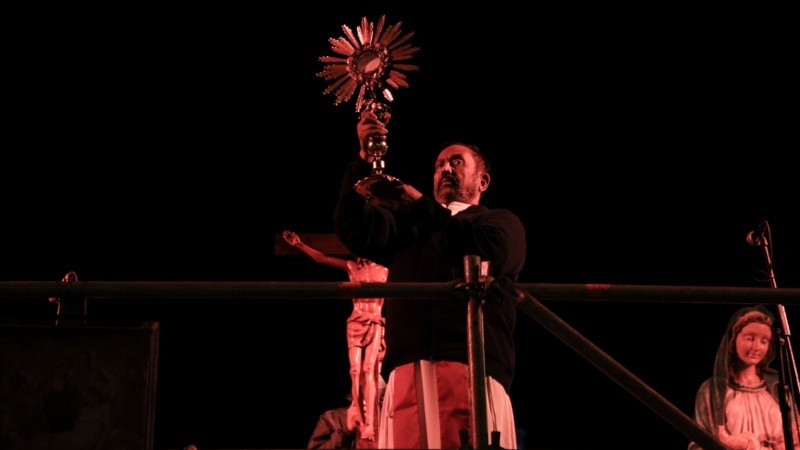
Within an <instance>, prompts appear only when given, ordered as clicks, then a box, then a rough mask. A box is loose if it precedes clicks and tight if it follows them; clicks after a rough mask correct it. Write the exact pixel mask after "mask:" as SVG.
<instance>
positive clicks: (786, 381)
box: [748, 222, 800, 450]
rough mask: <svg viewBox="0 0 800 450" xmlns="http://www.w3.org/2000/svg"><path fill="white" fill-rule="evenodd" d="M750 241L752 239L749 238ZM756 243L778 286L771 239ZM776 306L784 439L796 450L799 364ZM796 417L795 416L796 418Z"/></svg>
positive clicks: (789, 448)
mask: <svg viewBox="0 0 800 450" xmlns="http://www.w3.org/2000/svg"><path fill="white" fill-rule="evenodd" d="M765 223H766V222H765ZM766 230H769V226H767V227H766ZM748 242H750V241H749V240H748ZM755 243H756V245H758V246H759V247H761V249H762V250H763V253H764V259H765V260H766V262H767V271H768V276H769V282H770V285H771V287H773V288H777V287H778V284H777V282H776V281H775V272H774V270H773V268H772V251H771V249H770V246H769V240H768V239H767V236H766V235H763V236H760V237H759V239H757V240H756V241H755ZM776 306H777V309H778V317H779V319H780V322H781V325H780V326H778V327H775V333H776V335H777V336H778V344H779V349H778V350H779V351H778V359H779V362H780V370H779V371H778V376H779V380H780V382H779V384H778V394H779V397H780V398H779V399H778V401H779V402H780V407H781V411H782V413H783V414H781V418H782V420H783V439H784V443H785V446H786V450H794V448H795V445H794V444H795V443H794V435H793V433H792V421H791V417H793V416H795V411H794V408H793V406H794V405H795V402H794V401H793V400H795V399H797V398H800V391H799V390H798V379H800V377H798V373H797V364H795V359H794V352H793V351H792V342H791V340H790V337H791V335H792V333H791V331H790V329H789V319H788V317H787V315H786V308H785V307H784V306H783V304H781V303H778V304H776ZM790 399H791V400H790ZM796 419H797V418H796V417H795V420H796Z"/></svg>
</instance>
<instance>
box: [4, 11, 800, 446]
mask: <svg viewBox="0 0 800 450" xmlns="http://www.w3.org/2000/svg"><path fill="white" fill-rule="evenodd" d="M750 7H751V8H753V7H752V6H750ZM382 14H385V15H386V21H387V24H393V23H397V22H401V23H402V24H401V29H402V31H403V32H404V33H405V32H413V33H414V35H413V36H412V38H411V42H412V43H414V44H415V46H417V47H419V51H418V52H417V53H416V54H415V55H414V58H413V59H412V62H413V63H414V64H416V65H418V66H419V71H417V72H410V73H408V74H407V75H408V82H409V84H410V86H409V87H408V88H401V89H397V90H394V92H393V93H394V97H395V100H394V102H393V103H392V109H393V118H392V121H391V123H390V134H389V144H390V150H389V153H387V155H386V162H387V173H390V174H393V175H396V176H399V177H400V178H402V179H403V180H404V181H406V182H409V183H412V184H415V185H416V186H418V187H419V188H420V189H421V190H423V191H425V192H430V176H431V173H432V168H433V160H434V157H435V154H436V152H437V150H438V145H439V144H441V143H442V142H444V141H447V140H451V139H463V140H470V141H475V142H477V143H478V144H480V145H481V146H482V147H483V148H484V149H485V151H487V152H488V153H489V154H490V157H491V159H492V161H493V164H494V171H493V178H492V185H491V187H490V189H489V191H488V193H487V195H486V196H485V197H484V203H485V204H487V205H489V206H492V207H504V208H509V209H511V210H513V211H515V212H516V213H518V214H519V216H520V217H521V218H522V220H523V222H524V223H525V225H526V228H527V232H528V257H527V262H526V267H525V270H524V272H523V274H522V276H521V278H520V281H521V282H524V283H610V284H630V285H636V284H643V285H676V286H680V285H693V286H721V287H724V286H732V287H739V286H752V287H769V286H770V285H769V283H768V282H767V281H766V279H765V277H764V274H763V271H764V269H765V267H766V265H765V261H764V255H763V253H762V251H761V250H762V249H761V248H754V247H751V246H749V245H747V243H746V242H745V236H746V235H747V233H748V231H750V230H752V229H753V228H755V227H756V226H757V225H758V224H759V223H760V222H762V221H763V220H768V222H769V224H770V228H771V232H772V233H771V237H772V250H773V262H774V270H775V275H776V280H777V284H778V286H779V287H800V273H798V270H799V269H800V262H798V261H799V260H800V255H798V251H800V237H798V235H797V230H798V229H800V228H799V226H800V224H799V223H798V221H800V219H798V217H797V204H798V202H797V193H798V192H799V190H798V181H797V175H796V167H797V166H796V164H794V163H793V162H792V161H793V160H794V153H795V152H796V150H797V148H798V147H797V139H796V133H793V132H792V131H794V129H795V128H796V118H795V117H794V113H793V111H794V110H795V109H796V108H795V105H796V104H797V87H796V80H797V72H796V69H795V68H794V65H793V64H790V61H791V59H792V55H794V54H795V53H796V50H795V49H794V48H793V47H790V45H789V43H788V38H787V37H788V35H789V32H788V28H786V26H785V24H784V20H785V18H786V16H787V15H786V14H785V12H784V11H779V10H766V9H763V10H761V9H750V10H745V9H734V8H733V7H732V6H728V5H724V7H723V8H721V9H716V10H712V9H710V8H706V9H703V8H699V7H683V8H677V7H674V6H672V7H670V6H663V7H660V6H655V5H652V6H647V7H645V6H641V5H640V6H634V7H630V8H628V7H625V8H623V7H621V6H607V5H604V6H602V7H601V6H589V7H587V6H578V5H572V4H570V5H563V6H561V7H555V6H538V5H527V6H526V7H525V8H522V6H517V5H516V4H515V5H514V6H510V5H504V4H503V3H502V2H501V3H498V2H493V3H491V5H482V6H480V7H466V6H463V5H461V4H458V3H452V4H448V3H444V4H438V6H436V8H435V10H434V7H433V5H429V6H427V7H421V6H420V7H411V6H400V5H397V4H392V3H389V2H346V3H345V2H342V3H339V4H336V3H331V4H327V5H322V6H317V5H314V6H312V5H307V4H287V5H283V6H282V7H281V8H278V7H277V6H274V7H273V6H253V5H248V6H243V5H239V6H233V5H226V6H219V5H217V6H212V5H206V6H197V5H188V4H187V5H185V6H182V7H178V6H174V5H173V6H160V7H155V6H142V5H138V6H130V7H112V8H109V7H101V8H99V9H95V8H85V9H80V10H78V9H72V8H71V9H66V8H64V9H61V8H57V9H52V8H51V9H46V8H42V9H33V8H29V9H25V10H17V11H9V14H8V16H7V20H9V21H10V22H11V23H12V26H11V27H10V28H9V29H8V30H7V32H6V34H7V37H8V39H7V40H6V49H7V50H8V53H7V54H6V56H4V60H5V64H4V69H3V72H4V75H5V77H6V82H5V86H6V90H5V96H6V97H7V99H8V101H5V102H4V103H5V104H6V108H5V109H6V111H7V114H6V118H5V119H4V120H5V122H6V123H5V127H4V128H5V129H6V133H5V136H6V140H5V143H4V146H3V147H4V150H3V152H2V154H3V156H4V161H3V165H2V176H1V177H0V187H1V188H2V191H0V192H2V193H1V194H0V195H2V198H3V212H4V214H3V222H4V225H3V230H4V231H3V235H4V236H5V238H4V239H3V240H2V242H1V243H0V256H2V257H0V277H2V279H5V280H58V279H61V277H62V276H63V275H64V274H65V273H66V272H67V271H71V270H72V271H75V272H76V273H77V274H78V276H79V279H80V280H87V281H88V280H131V281H146V280H155V281H158V280H165V281H166V280H189V281H191V280H198V281H228V280H233V281H342V280H344V279H345V274H343V273H340V272H338V271H337V270H335V269H332V268H329V267H324V266H320V265H317V264H315V263H314V262H313V261H311V260H310V259H307V258H305V257H289V256H276V255H275V247H274V243H275V236H276V234H278V233H280V232H281V231H282V230H284V229H292V230H294V231H297V232H298V233H301V234H302V233H331V232H332V231H333V230H332V225H331V213H332V209H333V205H334V202H335V198H336V192H337V188H338V182H339V178H340V174H341V171H342V169H343V167H344V165H345V164H346V163H347V162H348V161H349V160H350V159H351V158H353V157H354V156H355V155H356V153H357V148H358V147H357V141H356V135H355V124H356V114H355V108H354V102H353V99H351V100H350V101H348V102H345V103H342V104H339V105H334V98H333V96H331V95H323V93H322V92H323V90H324V89H325V88H326V87H327V86H328V85H329V82H328V81H326V80H323V79H322V78H320V77H318V76H317V73H318V72H320V71H321V70H322V67H323V64H322V63H321V62H319V60H318V58H319V57H320V56H324V55H334V53H333V52H332V51H331V47H330V44H329V42H328V39H329V38H332V37H334V38H338V37H340V36H343V31H342V25H348V26H349V27H350V28H351V29H353V30H355V27H356V26H357V25H358V24H359V23H360V21H361V18H362V17H367V18H368V19H369V20H371V21H373V22H375V21H377V19H378V18H379V17H380V15H382ZM753 300H754V302H755V301H758V299H753ZM8 304H10V305H15V303H14V302H10V301H9V302H8ZM50 306H51V305H49V304H47V303H46V300H43V302H42V304H38V305H36V308H40V309H42V310H47V308H49V307H50ZM546 306H548V307H549V308H551V309H552V310H553V311H554V312H555V313H557V314H558V315H559V316H560V317H562V318H563V319H564V320H565V321H566V322H567V323H569V324H570V325H571V326H572V327H574V328H575V329H576V330H577V331H579V332H580V333H582V334H583V335H584V336H586V337H587V338H589V339H591V340H592V341H593V342H594V343H595V344H597V345H598V346H599V347H600V348H602V349H603V350H605V351H606V352H607V353H608V354H609V355H610V356H611V357H613V358H615V359H616V360H617V361H619V362H620V363H622V364H624V365H625V367H627V368H628V369H629V370H630V371H631V372H633V373H634V374H636V375H637V376H638V377H639V378H641V379H642V380H643V381H644V382H645V383H648V384H649V385H650V386H651V387H652V388H654V389H655V390H656V391H658V392H659V393H661V395H662V396H663V397H665V398H666V399H667V400H669V401H670V402H672V403H673V404H674V405H675V406H676V407H678V408H679V409H681V410H683V411H684V412H685V413H686V414H688V415H691V414H692V408H693V400H694V393H695V391H696V388H697V387H698V386H699V384H700V383H701V382H702V380H703V379H704V378H706V377H707V376H709V375H710V371H711V364H712V361H713V358H714V354H715V352H716V347H717V345H718V342H719V339H720V337H721V334H722V332H723V330H724V326H725V324H726V323H727V320H728V318H729V316H730V314H731V313H732V312H733V311H734V310H735V309H736V308H738V306H737V305H733V304H724V303H723V304H719V303H716V304H714V303H711V304H709V303H694V302H687V303H676V304H671V303H670V304H662V303H650V302H647V301H645V299H643V301H641V302H618V303H617V302H600V303H593V302H551V303H547V304H546ZM30 307H31V304H30V302H29V301H28V302H26V303H25V308H30ZM93 308H96V309H93V310H92V311H93V313H97V314H99V313H100V312H101V311H103V308H106V309H107V310H109V311H108V313H109V314H117V315H119V317H129V318H138V317H146V318H150V319H154V320H158V321H159V322H160V325H161V343H160V367H159V379H158V400H157V406H158V410H157V418H156V447H157V448H176V447H181V446H184V445H187V444H189V443H194V444H196V445H198V446H199V447H201V448H203V447H204V448H245V447H247V448H277V447H290V448H298V447H304V446H305V444H306V442H307V439H308V437H309V435H310V433H311V430H312V429H313V427H314V424H315V422H316V419H317V416H318V415H319V414H320V413H321V412H322V411H324V410H325V409H328V408H332V407H337V406H341V405H344V404H345V403H346V401H345V400H344V395H345V394H346V393H347V391H348V389H349V377H348V373H347V355H346V345H345V344H346V343H345V339H344V320H345V318H346V317H347V315H348V314H349V312H350V309H351V303H350V301H349V300H340V299H334V300H331V299H319V300H277V299H273V300H258V301H256V300H248V301H244V300H229V299H219V300H174V299H173V300H161V301H152V300H131V301H129V302H123V301H119V302H117V303H115V304H114V305H113V306H109V305H108V304H106V305H101V304H98V305H96V306H94V307H93ZM795 308H796V307H795V306H794V305H790V306H789V307H787V314H788V317H789V318H790V320H792V321H794V318H795V316H796V314H797V313H798V311H796V309H795ZM112 309H113V310H114V311H110V310H112ZM48 311H49V310H48ZM3 315H4V316H8V317H12V318H13V317H16V316H19V311H17V310H15V309H14V308H4V311H3ZM798 326H800V323H799V324H798ZM517 338H518V339H517V344H518V348H517V355H518V368H517V379H516V381H515V382H514V385H513V388H512V400H513V401H514V405H515V410H516V414H517V423H518V425H519V426H520V428H522V429H523V430H524V431H525V432H526V433H527V437H526V440H525V445H526V446H527V447H528V448H564V449H566V448H599V447H605V446H607V445H612V446H614V447H615V448H684V447H685V445H686V443H687V442H688V441H687V439H686V438H685V437H684V436H683V435H682V434H681V433H680V432H678V431H677V430H675V429H674V428H673V427H672V426H670V425H669V424H668V423H667V422H665V421H664V420H663V419H662V418H661V417H660V416H658V415H657V414H656V413H654V412H653V411H651V410H650V409H648V408H647V407H646V406H645V405H643V404H641V403H640V402H638V401H637V400H636V399H635V398H634V397H633V396H631V395H630V394H629V393H627V392H626V391H625V390H624V389H622V388H621V387H620V386H619V385H617V384H616V383H614V382H613V381H612V380H610V379H609V378H607V377H606V376H604V375H603V374H602V373H601V372H599V371H598V370H597V369H596V368H595V367H594V366H592V365H591V364H589V363H588V362H587V361H585V360H584V359H582V358H581V357H580V356H578V355H577V354H575V353H574V352H573V351H571V350H570V349H569V348H568V347H567V346H565V345H564V343H562V342H561V341H560V340H558V339H557V338H555V337H553V336H552V335H550V334H549V333H548V332H547V331H545V330H543V329H542V328H541V327H540V326H539V325H538V324H537V323H536V322H535V321H534V320H532V319H531V318H530V317H527V316H525V315H523V314H520V317H519V321H518V330H517Z"/></svg>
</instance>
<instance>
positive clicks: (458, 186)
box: [433, 144, 489, 205]
mask: <svg viewBox="0 0 800 450" xmlns="http://www.w3.org/2000/svg"><path fill="white" fill-rule="evenodd" d="M488 185H489V175H488V174H486V173H483V172H482V171H481V170H480V168H479V166H478V161H477V160H476V159H475V154H474V153H473V152H472V149H470V148H468V147H465V146H463V145H458V144H454V145H451V146H449V147H447V148H445V149H444V150H442V151H441V153H439V157H438V158H436V165H435V170H434V172H433V192H434V197H435V198H436V201H437V202H439V203H443V204H445V205H447V204H449V203H450V202H454V201H459V202H463V203H469V204H472V205H477V204H478V201H479V200H480V198H481V193H482V192H483V191H484V190H485V189H486V187H487V186H488Z"/></svg>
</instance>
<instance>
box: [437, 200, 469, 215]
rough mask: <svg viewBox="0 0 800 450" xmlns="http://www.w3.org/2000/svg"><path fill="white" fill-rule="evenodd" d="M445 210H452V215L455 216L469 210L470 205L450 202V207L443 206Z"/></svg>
mask: <svg viewBox="0 0 800 450" xmlns="http://www.w3.org/2000/svg"><path fill="white" fill-rule="evenodd" d="M442 206H444V207H445V208H447V209H449V210H450V215H451V216H455V215H456V214H458V213H460V212H461V211H463V210H465V209H467V208H469V207H470V206H472V205H470V204H469V203H461V202H450V204H449V205H445V204H442Z"/></svg>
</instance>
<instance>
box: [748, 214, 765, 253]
mask: <svg viewBox="0 0 800 450" xmlns="http://www.w3.org/2000/svg"><path fill="white" fill-rule="evenodd" d="M768 228H769V224H767V221H766V220H765V221H763V222H761V223H760V224H758V226H757V227H756V228H755V230H753V231H751V232H749V233H747V236H746V240H747V243H748V244H750V245H752V246H753V247H758V246H761V245H766V244H767V239H766V237H765V236H764V232H765V231H766V230H767V229H768Z"/></svg>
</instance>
